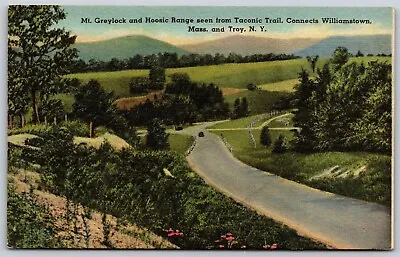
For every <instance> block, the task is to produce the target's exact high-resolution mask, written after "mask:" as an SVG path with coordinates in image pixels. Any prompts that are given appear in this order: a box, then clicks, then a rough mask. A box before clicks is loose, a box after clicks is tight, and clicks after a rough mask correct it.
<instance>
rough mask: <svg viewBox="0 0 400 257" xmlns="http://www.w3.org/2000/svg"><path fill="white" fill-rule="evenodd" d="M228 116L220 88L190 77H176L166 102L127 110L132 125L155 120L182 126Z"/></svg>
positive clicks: (171, 84) (167, 89) (147, 102)
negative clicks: (193, 80) (195, 80)
mask: <svg viewBox="0 0 400 257" xmlns="http://www.w3.org/2000/svg"><path fill="white" fill-rule="evenodd" d="M228 113H229V107H228V105H227V104H226V103H225V102H224V98H223V95H222V91H221V90H220V89H219V88H218V87H217V86H215V85H214V84H210V85H201V86H200V85H198V84H197V83H194V82H192V81H191V80H190V78H189V76H188V75H187V74H173V75H172V76H171V83H168V84H167V86H166V88H165V92H164V95H163V97H162V99H157V101H154V102H151V101H150V100H148V101H146V102H145V103H142V104H139V105H137V106H135V107H133V108H132V109H130V110H129V111H127V112H126V114H125V117H126V118H127V120H128V121H129V123H130V125H132V126H137V125H147V123H148V122H149V120H152V119H154V118H158V119H162V120H163V122H164V123H166V124H174V125H181V124H185V123H192V122H195V121H206V120H210V119H219V118H224V117H226V116H227V115H228Z"/></svg>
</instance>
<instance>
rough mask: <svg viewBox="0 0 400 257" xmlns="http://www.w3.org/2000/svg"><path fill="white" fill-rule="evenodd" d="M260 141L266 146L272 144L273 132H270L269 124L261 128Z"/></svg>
mask: <svg viewBox="0 0 400 257" xmlns="http://www.w3.org/2000/svg"><path fill="white" fill-rule="evenodd" d="M260 143H261V144H262V145H265V146H270V145H271V144H272V140H271V134H270V133H269V128H268V126H264V127H263V128H262V129H261V134H260Z"/></svg>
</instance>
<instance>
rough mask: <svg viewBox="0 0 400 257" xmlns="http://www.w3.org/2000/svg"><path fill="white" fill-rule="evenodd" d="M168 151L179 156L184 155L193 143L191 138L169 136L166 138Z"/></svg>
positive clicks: (178, 135) (176, 135)
mask: <svg viewBox="0 0 400 257" xmlns="http://www.w3.org/2000/svg"><path fill="white" fill-rule="evenodd" d="M168 142H169V145H170V150H171V151H173V152H176V153H179V154H185V153H186V151H187V150H188V149H189V147H190V146H191V145H192V143H193V137H192V136H189V135H180V134H170V135H169V137H168Z"/></svg>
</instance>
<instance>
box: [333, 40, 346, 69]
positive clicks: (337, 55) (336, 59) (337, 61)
mask: <svg viewBox="0 0 400 257" xmlns="http://www.w3.org/2000/svg"><path fill="white" fill-rule="evenodd" d="M349 57H350V53H349V51H348V50H347V48H346V47H343V46H339V47H338V48H336V49H335V51H334V52H333V54H332V57H331V63H332V64H333V66H334V68H335V70H339V69H340V68H341V67H342V66H343V65H345V63H346V62H347V61H348V60H349Z"/></svg>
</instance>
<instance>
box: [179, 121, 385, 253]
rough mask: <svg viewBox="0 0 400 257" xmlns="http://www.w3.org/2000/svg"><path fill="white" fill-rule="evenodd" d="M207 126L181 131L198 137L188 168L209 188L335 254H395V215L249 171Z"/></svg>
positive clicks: (371, 204)
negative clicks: (344, 251)
mask: <svg viewBox="0 0 400 257" xmlns="http://www.w3.org/2000/svg"><path fill="white" fill-rule="evenodd" d="M208 125H209V124H203V125H197V126H194V127H190V128H188V129H185V130H184V131H181V132H182V133H186V134H191V135H194V136H196V135H197V134H198V132H199V131H204V134H205V137H197V143H196V146H195V148H194V149H193V151H192V152H191V153H190V155H188V157H187V160H188V162H189V165H190V166H191V167H192V169H194V171H196V172H197V173H198V174H199V175H200V176H201V177H203V178H204V179H205V180H206V182H207V183H209V184H210V185H212V186H214V187H215V188H217V189H218V190H220V191H222V192H223V193H225V194H227V195H228V196H230V197H232V198H234V199H235V200H236V201H238V202H240V203H242V204H244V205H246V206H248V207H251V208H252V209H255V210H256V211H258V212H259V213H262V214H264V215H266V216H268V217H270V218H273V219H274V220H276V221H279V222H282V223H284V224H286V225H288V226H289V227H292V228H294V229H296V230H297V231H298V233H299V234H301V235H304V236H308V237H311V238H314V239H316V240H318V241H321V242H323V243H325V244H327V245H329V246H330V247H332V248H337V249H391V248H392V237H391V211H390V208H388V207H386V206H382V205H379V204H374V203H368V202H365V201H361V200H356V199H352V198H348V197H343V196H339V195H335V194H332V193H327V192H323V191H320V190H316V189H313V188H310V187H307V186H305V185H301V184H298V183H295V182H292V181H289V180H287V179H283V178H281V177H278V176H276V175H273V174H270V173H267V172H264V171H261V170H258V169H255V168H253V167H250V166H248V165H246V164H244V163H242V162H240V161H238V160H237V159H235V158H234V157H233V155H232V154H231V153H230V152H229V151H228V149H227V148H226V147H225V145H224V144H223V142H222V140H220V138H219V137H218V136H216V135H215V134H212V133H210V132H207V131H206V130H205V128H206V127H207V126H208Z"/></svg>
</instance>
